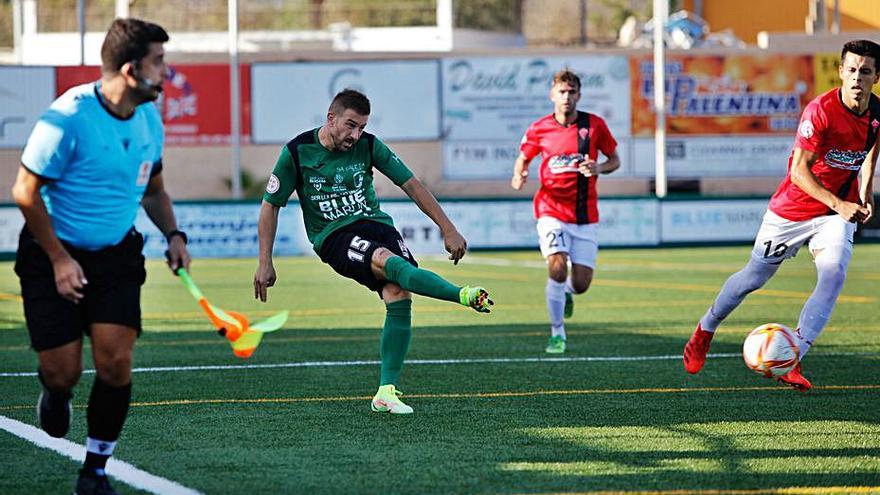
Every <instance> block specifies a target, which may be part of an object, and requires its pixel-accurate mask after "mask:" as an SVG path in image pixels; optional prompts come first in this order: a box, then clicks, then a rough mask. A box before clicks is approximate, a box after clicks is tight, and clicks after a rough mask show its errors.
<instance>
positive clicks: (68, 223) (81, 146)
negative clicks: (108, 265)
mask: <svg viewBox="0 0 880 495" xmlns="http://www.w3.org/2000/svg"><path fill="white" fill-rule="evenodd" d="M99 86H100V82H94V83H89V84H83V85H81V86H76V87H74V88H71V89H70V90H69V91H67V92H66V93H64V94H63V95H61V96H60V97H59V98H58V99H57V100H55V101H54V102H53V103H52V105H51V106H50V107H49V109H48V110H47V111H46V112H45V113H44V114H43V115H42V117H40V120H39V121H38V122H37V125H36V126H35V127H34V130H33V132H31V135H30V137H29V138H28V141H27V145H26V146H25V148H24V153H23V154H22V157H21V163H22V164H23V165H24V166H25V167H27V168H28V170H30V171H31V172H33V173H35V174H37V175H39V176H40V177H43V178H44V179H47V183H46V185H45V186H44V187H43V188H42V190H41V191H40V193H41V195H42V197H43V201H44V202H45V203H46V208H47V209H48V210H49V217H50V218H51V219H52V226H53V227H54V229H55V234H56V235H57V236H58V238H59V239H61V240H63V241H65V242H67V243H69V244H71V245H73V246H74V247H77V248H80V249H87V250H98V249H101V248H105V247H108V246H112V245H114V244H118V243H119V242H120V241H121V240H122V238H123V237H124V236H125V234H126V233H127V232H128V231H129V230H130V229H131V228H132V226H133V225H134V220H135V217H136V216H137V211H138V208H139V207H140V203H141V199H142V198H143V196H144V191H145V190H146V188H147V184H149V182H150V178H151V176H152V175H153V169H154V167H157V168H156V170H157V171H158V170H161V168H160V167H161V159H162V147H163V144H164V130H163V127H162V119H161V117H160V115H159V111H158V110H157V109H156V106H155V105H154V104H153V103H144V104H142V105H140V106H138V107H137V108H136V109H135V112H134V114H133V115H132V116H131V117H129V118H127V119H120V118H118V117H116V116H114V115H113V114H112V113H110V111H109V110H108V109H107V108H106V106H105V105H104V102H103V100H102V99H101V97H100V96H99V94H98V91H99Z"/></svg>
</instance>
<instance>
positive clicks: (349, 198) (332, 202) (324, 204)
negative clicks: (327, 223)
mask: <svg viewBox="0 0 880 495" xmlns="http://www.w3.org/2000/svg"><path fill="white" fill-rule="evenodd" d="M318 210H319V211H320V212H321V215H323V216H324V219H325V220H331V221H332V220H336V219H337V218H341V217H346V216H352V215H371V214H372V213H371V209H370V207H369V206H368V205H367V198H366V196H364V192H363V191H354V192H352V193H350V194H346V195H344V196H340V197H337V198H332V199H329V200H326V201H319V202H318Z"/></svg>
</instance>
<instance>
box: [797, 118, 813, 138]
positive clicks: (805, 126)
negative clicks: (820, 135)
mask: <svg viewBox="0 0 880 495" xmlns="http://www.w3.org/2000/svg"><path fill="white" fill-rule="evenodd" d="M814 130H815V129H813V123H812V122H810V121H809V120H805V121H803V122H801V125H800V127H798V134H800V135H801V136H802V137H803V138H804V139H810V138H811V137H813V132H814Z"/></svg>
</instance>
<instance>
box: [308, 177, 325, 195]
mask: <svg viewBox="0 0 880 495" xmlns="http://www.w3.org/2000/svg"><path fill="white" fill-rule="evenodd" d="M325 182H327V179H326V178H324V177H322V176H320V175H313V176H311V177H309V184H311V185H312V187H314V188H315V191H320V190H321V187H323V186H324V183H325Z"/></svg>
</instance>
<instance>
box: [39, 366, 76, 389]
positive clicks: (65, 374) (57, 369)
mask: <svg viewBox="0 0 880 495" xmlns="http://www.w3.org/2000/svg"><path fill="white" fill-rule="evenodd" d="M40 374H41V375H42V376H43V383H45V384H46V385H47V386H49V387H51V388H56V389H63V390H70V389H72V388H73V387H75V386H76V384H77V383H79V379H80V376H82V368H81V367H80V366H78V365H77V366H76V367H73V366H64V367H61V366H45V365H43V364H41V365H40Z"/></svg>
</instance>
